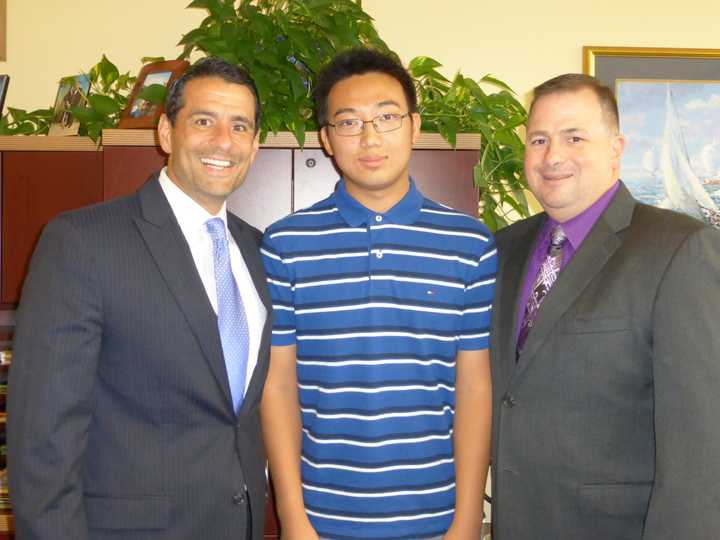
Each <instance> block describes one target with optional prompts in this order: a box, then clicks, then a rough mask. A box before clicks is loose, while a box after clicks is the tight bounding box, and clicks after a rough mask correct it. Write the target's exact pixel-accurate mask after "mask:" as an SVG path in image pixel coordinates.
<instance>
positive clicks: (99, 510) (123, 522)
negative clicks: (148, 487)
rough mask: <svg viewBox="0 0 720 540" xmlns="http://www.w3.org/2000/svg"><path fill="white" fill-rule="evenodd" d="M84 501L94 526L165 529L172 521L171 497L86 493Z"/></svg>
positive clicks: (90, 522) (89, 521) (90, 521)
mask: <svg viewBox="0 0 720 540" xmlns="http://www.w3.org/2000/svg"><path fill="white" fill-rule="evenodd" d="M84 503H85V513H86V515H87V520H88V526H89V527H90V528H93V529H126V530H128V529H144V530H153V529H165V528H167V526H168V523H169V520H170V500H169V498H168V497H164V496H160V495H158V496H152V495H148V496H125V497H108V496H100V495H85V498H84Z"/></svg>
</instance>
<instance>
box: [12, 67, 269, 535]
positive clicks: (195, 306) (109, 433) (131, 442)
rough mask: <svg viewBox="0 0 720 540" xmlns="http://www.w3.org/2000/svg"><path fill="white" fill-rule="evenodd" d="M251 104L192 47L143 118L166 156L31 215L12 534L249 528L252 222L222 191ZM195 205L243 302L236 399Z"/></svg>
mask: <svg viewBox="0 0 720 540" xmlns="http://www.w3.org/2000/svg"><path fill="white" fill-rule="evenodd" d="M259 119H260V109H259V105H258V100H257V93H256V91H255V87H254V84H253V82H252V80H251V79H250V78H249V76H248V75H247V73H245V72H244V71H243V70H242V69H240V68H238V67H237V66H233V65H231V64H227V63H225V62H224V61H221V60H218V59H213V58H211V59H205V60H203V61H200V62H199V63H197V64H195V65H194V66H193V67H191V68H190V69H189V70H188V71H187V72H186V73H185V74H184V75H183V76H182V77H180V78H179V79H178V80H177V82H176V83H175V86H174V87H173V88H172V89H171V91H170V93H169V96H168V101H167V106H166V115H165V116H163V117H162V118H161V120H160V126H159V129H158V134H159V138H160V141H161V144H162V147H163V149H164V150H165V151H166V152H167V153H168V154H169V160H168V166H167V168H165V169H163V170H162V171H160V172H159V173H158V174H156V175H154V176H153V177H152V178H151V179H150V180H149V181H148V182H147V183H146V184H145V186H143V188H142V189H141V190H140V191H139V192H138V193H136V194H133V195H130V196H128V197H124V198H121V199H117V200H114V201H110V202H108V203H105V204H101V205H97V206H93V207H88V208H83V209H80V210H78V211H75V212H70V213H67V214H63V215H61V216H59V217H58V218H56V219H55V220H53V221H52V222H51V223H50V224H49V225H48V226H47V227H46V229H45V231H44V233H43V235H42V238H41V239H40V242H39V244H38V246H37V249H36V252H35V255H34V257H33V260H32V263H31V265H30V271H29V274H28V277H27V280H26V282H25V286H24V290H23V296H22V300H21V302H20V309H19V313H18V321H17V332H16V339H15V350H14V352H15V362H14V364H13V367H12V370H11V374H10V401H9V415H8V416H9V425H8V440H9V447H10V455H9V471H10V487H11V493H12V502H13V505H14V510H15V524H16V528H17V535H18V538H22V539H23V540H45V539H48V540H49V539H58V538H61V539H71V540H102V539H110V538H112V539H115V540H140V539H147V540H150V539H168V540H170V539H172V540H196V539H198V538H208V539H212V540H238V539H245V538H248V539H250V538H253V539H258V538H261V537H262V529H263V510H264V507H265V471H264V469H265V456H264V449H263V445H262V441H261V440H260V439H261V438H260V427H259V418H258V404H259V400H260V395H261V392H262V386H263V382H264V379H265V374H266V370H267V353H268V348H269V344H268V337H269V323H268V321H269V317H268V316H267V315H268V312H269V309H270V305H269V298H268V295H267V291H266V286H265V275H264V272H263V267H262V262H261V260H260V257H259V253H258V244H259V241H260V233H259V232H258V231H256V230H255V229H253V228H252V227H250V226H249V225H247V224H246V223H244V222H243V221H241V220H240V219H239V218H237V217H235V216H234V215H232V214H230V213H228V212H227V211H226V207H225V200H226V198H227V196H228V195H230V193H232V192H233V191H234V190H235V189H236V188H237V187H238V186H239V185H240V184H241V183H242V182H243V180H244V178H245V175H246V174H247V171H248V167H249V166H250V164H251V162H252V160H253V158H254V157H255V154H256V152H257V149H258V131H259V130H258V127H259ZM208 221H212V222H213V224H214V225H218V221H221V222H222V223H223V224H224V227H222V228H223V229H226V230H227V231H229V233H230V234H229V235H228V236H229V245H228V247H227V251H226V252H229V259H230V266H231V268H232V271H231V276H230V278H233V277H234V279H235V281H236V284H237V289H238V291H239V294H240V296H241V298H242V303H243V305H244V307H245V315H246V318H247V327H248V335H249V342H247V343H248V344H247V350H248V351H249V352H248V359H247V365H246V366H245V375H246V377H245V381H246V384H245V387H244V392H243V393H244V399H243V400H242V404H241V405H240V406H239V408H236V407H234V406H233V400H232V399H231V388H236V387H237V383H235V381H231V380H229V379H228V375H227V371H230V372H232V371H231V370H230V369H228V368H231V367H233V366H227V368H226V359H224V354H223V350H224V348H225V347H224V344H225V342H224V341H223V342H222V343H221V337H220V334H219V331H218V317H216V311H218V305H219V304H220V302H221V300H222V298H221V297H220V295H219V294H218V295H216V289H218V288H219V287H216V284H215V279H214V273H213V241H212V239H211V238H210V235H209V232H208V228H207V223H208ZM218 227H219V225H218ZM226 268H227V267H226ZM224 275H227V273H226V274H224ZM228 356H229V355H228ZM236 372H237V371H236ZM233 385H235V386H233ZM241 391H242V390H241ZM232 392H233V393H235V390H232Z"/></svg>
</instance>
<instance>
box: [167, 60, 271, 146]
mask: <svg viewBox="0 0 720 540" xmlns="http://www.w3.org/2000/svg"><path fill="white" fill-rule="evenodd" d="M205 77H218V78H220V79H222V80H223V81H225V82H227V83H230V84H239V85H242V86H245V87H247V89H248V90H250V93H252V95H253V97H254V98H255V132H257V131H258V130H259V129H260V118H261V116H262V113H261V110H260V99H259V98H258V91H257V87H256V86H255V81H253V79H252V77H251V76H250V74H249V73H248V72H247V70H246V69H245V68H243V67H242V66H238V65H236V64H231V63H230V62H227V61H225V60H223V59H222V58H218V57H217V56H208V57H206V58H201V59H200V60H198V61H197V62H195V63H194V64H193V65H192V66H190V67H189V68H187V70H185V72H184V73H183V74H182V75H180V77H178V78H177V79H176V80H175V82H173V83H172V85H171V86H170V89H169V90H168V94H167V97H166V99H165V114H166V115H167V117H168V119H169V120H170V124H172V125H173V126H174V125H175V119H176V118H177V115H178V113H179V112H180V109H182V108H183V106H184V105H185V86H186V85H187V83H189V82H190V81H192V80H194V79H202V78H205Z"/></svg>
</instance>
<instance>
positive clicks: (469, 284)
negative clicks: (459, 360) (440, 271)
mask: <svg viewBox="0 0 720 540" xmlns="http://www.w3.org/2000/svg"><path fill="white" fill-rule="evenodd" d="M487 236H488V239H487V241H485V242H484V243H483V244H482V245H481V247H480V255H479V257H478V259H477V266H474V267H473V268H472V270H471V271H470V273H469V275H468V278H467V280H466V283H465V302H464V306H463V313H462V322H461V326H460V335H459V341H458V349H460V350H464V351H472V350H478V349H487V348H488V346H489V343H490V320H491V315H492V301H493V297H494V295H495V274H496V273H497V264H498V263H497V248H496V246H495V239H494V238H493V237H492V236H491V235H490V233H489V232H488V233H487Z"/></svg>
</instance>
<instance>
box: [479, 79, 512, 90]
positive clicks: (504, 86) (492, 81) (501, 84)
mask: <svg viewBox="0 0 720 540" xmlns="http://www.w3.org/2000/svg"><path fill="white" fill-rule="evenodd" d="M480 80H481V81H482V82H486V83H489V84H492V85H494V86H497V87H498V88H502V89H503V90H507V91H508V92H510V93H511V94H514V93H515V92H514V91H513V89H512V88H510V87H509V86H508V85H507V84H505V83H504V82H502V81H501V80H499V79H496V78H495V77H493V76H491V75H485V76H484V77H483V78H482V79H480Z"/></svg>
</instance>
